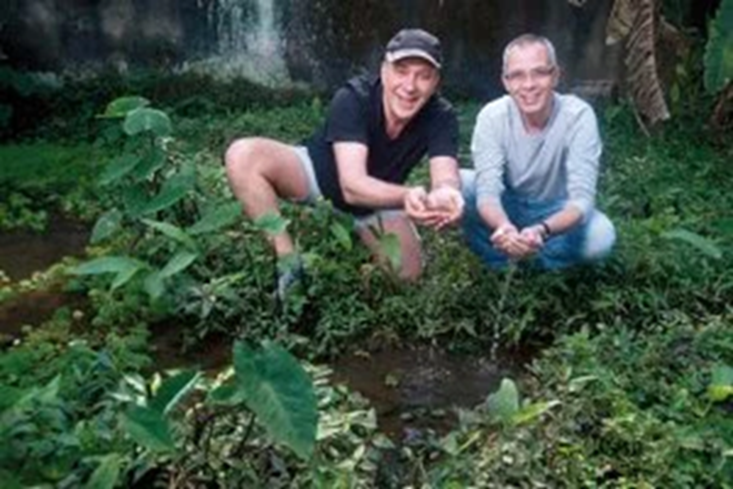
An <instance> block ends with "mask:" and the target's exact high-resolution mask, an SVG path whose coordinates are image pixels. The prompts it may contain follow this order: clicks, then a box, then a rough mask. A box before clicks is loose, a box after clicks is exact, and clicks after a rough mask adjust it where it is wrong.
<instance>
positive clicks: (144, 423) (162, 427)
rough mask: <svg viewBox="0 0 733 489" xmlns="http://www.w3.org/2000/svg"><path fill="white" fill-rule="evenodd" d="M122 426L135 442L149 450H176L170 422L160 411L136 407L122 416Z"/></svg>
mask: <svg viewBox="0 0 733 489" xmlns="http://www.w3.org/2000/svg"><path fill="white" fill-rule="evenodd" d="M122 424H123V426H124V427H125V430H126V431H127V433H128V434H129V435H130V437H131V438H132V439H133V440H135V442H137V443H138V444H140V445H142V446H144V447H145V448H147V449H149V450H152V451H154V452H168V451H173V450H174V449H175V443H174V442H173V437H172V436H171V432H170V426H169V425H168V420H166V419H165V418H164V417H163V414H162V413H161V412H160V411H157V410H155V409H150V408H147V407H142V406H135V407H134V408H132V409H130V410H129V411H128V412H127V413H125V414H124V415H123V416H122Z"/></svg>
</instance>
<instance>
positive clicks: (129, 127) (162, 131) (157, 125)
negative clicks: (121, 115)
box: [122, 107, 173, 136]
mask: <svg viewBox="0 0 733 489" xmlns="http://www.w3.org/2000/svg"><path fill="white" fill-rule="evenodd" d="M122 129H123V130H124V131H125V134H127V135H128V136H134V135H136V134H140V133H141V132H146V131H150V132H152V133H153V134H155V135H156V136H168V135H170V134H171V132H173V126H172V124H171V120H170V119H169V118H168V116H167V115H166V113H165V112H163V111H161V110H158V109H150V108H147V107H142V108H139V109H135V110H132V111H130V112H128V113H127V116H126V117H125V122H124V123H123V124H122Z"/></svg>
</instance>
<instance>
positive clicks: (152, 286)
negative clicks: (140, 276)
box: [143, 271, 165, 300]
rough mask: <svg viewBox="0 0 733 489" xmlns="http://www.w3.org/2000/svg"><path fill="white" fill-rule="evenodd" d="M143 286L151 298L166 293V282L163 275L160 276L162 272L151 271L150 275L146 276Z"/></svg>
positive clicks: (157, 297)
mask: <svg viewBox="0 0 733 489" xmlns="http://www.w3.org/2000/svg"><path fill="white" fill-rule="evenodd" d="M143 288H144V289H145V292H147V294H148V295H149V296H150V298H151V299H153V300H156V299H160V298H161V297H162V296H163V294H164V293H165V282H164V281H163V277H161V276H160V272H159V271H158V272H152V273H149V274H148V276H147V277H145V281H144V282H143Z"/></svg>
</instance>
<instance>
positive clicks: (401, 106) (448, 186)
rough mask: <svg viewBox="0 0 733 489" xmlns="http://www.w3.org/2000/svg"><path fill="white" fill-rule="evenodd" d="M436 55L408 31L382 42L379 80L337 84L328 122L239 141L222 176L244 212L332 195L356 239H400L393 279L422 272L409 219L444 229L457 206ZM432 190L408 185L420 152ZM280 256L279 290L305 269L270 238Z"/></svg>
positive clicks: (288, 246) (453, 123)
mask: <svg viewBox="0 0 733 489" xmlns="http://www.w3.org/2000/svg"><path fill="white" fill-rule="evenodd" d="M441 63H442V54H441V47H440V42H439V41H438V39H437V38H436V37H435V36H433V35H431V34H429V33H428V32H425V31H423V30H420V29H404V30H402V31H400V32H398V33H397V35H395V36H394V37H393V38H392V39H391V40H390V41H389V43H388V44H387V47H386V50H385V55H384V61H383V62H382V65H381V69H380V73H379V76H378V77H376V76H365V77H358V78H354V79H352V80H350V81H349V82H348V83H346V84H345V86H343V87H342V88H341V89H339V90H338V91H337V92H336V94H335V96H334V98H333V100H332V101H331V105H330V107H329V110H328V114H327V117H326V122H325V124H324V125H323V126H322V127H321V128H320V129H319V130H318V131H317V132H316V133H315V134H314V135H313V136H311V137H310V138H309V139H308V140H307V141H306V142H305V143H304V145H303V146H290V145H287V144H283V143H280V142H278V141H274V140H271V139H264V138H247V139H240V140H237V141H235V142H234V143H232V144H231V146H229V148H228V150H227V152H226V155H225V161H226V169H227V176H228V179H229V183H230V185H231V188H232V190H233V192H234V194H235V195H236V197H237V198H238V199H239V200H240V201H241V202H242V204H243V206H244V209H245V212H246V213H247V215H248V216H249V217H250V218H252V219H256V218H258V217H260V216H262V215H264V214H268V213H278V212H279V210H278V203H277V199H278V198H284V199H289V200H293V201H296V202H314V201H315V200H316V199H318V198H319V197H321V196H322V197H325V198H327V199H329V200H330V201H331V202H332V203H333V205H334V207H336V208H337V209H339V210H341V211H343V212H346V213H349V214H351V215H352V216H354V218H355V223H356V229H357V231H358V233H359V236H360V237H361V239H362V241H363V242H364V243H365V244H366V245H367V246H368V247H369V248H370V249H371V250H372V252H373V253H375V255H377V256H379V255H380V250H379V246H378V241H377V237H376V236H375V234H374V229H381V230H383V232H386V233H393V234H394V235H396V236H397V238H398V239H399V242H400V250H401V258H402V259H401V269H400V270H399V275H400V277H402V278H403V279H406V280H415V279H417V278H418V277H419V275H420V273H421V270H422V261H421V252H420V240H419V237H418V235H417V232H416V230H415V227H414V225H413V223H418V224H421V225H426V226H431V227H435V228H442V227H443V226H445V225H448V224H451V223H453V222H456V221H457V220H458V219H459V218H460V217H461V215H462V212H463V199H462V197H461V193H460V178H459V174H458V161H457V153H458V122H457V118H456V115H455V112H454V110H453V108H452V107H451V105H450V104H449V103H448V102H447V101H446V100H445V99H443V98H441V97H440V96H438V95H437V93H436V92H437V89H438V85H439V82H440V68H441ZM425 155H427V156H428V158H429V164H430V180H431V185H430V190H429V191H428V190H426V189H425V188H423V187H420V186H414V187H410V186H406V185H405V180H406V179H407V177H408V175H409V173H410V171H411V170H412V169H413V168H414V167H415V165H417V164H418V163H419V162H420V160H421V159H422V157H423V156H425ZM272 245H273V247H274V249H275V252H276V254H277V256H278V257H279V259H280V260H279V261H280V264H281V265H279V266H278V269H279V278H278V285H277V287H278V290H277V291H278V295H279V296H280V297H281V298H282V297H283V295H284V294H285V292H286V291H287V289H288V288H289V287H290V286H291V285H292V284H293V283H294V282H295V281H297V280H298V278H299V276H300V275H301V274H302V265H301V264H300V260H299V259H298V258H297V253H296V250H295V247H294V245H293V241H292V240H291V238H290V236H289V235H288V234H287V233H286V232H283V233H281V234H278V235H276V236H274V237H272Z"/></svg>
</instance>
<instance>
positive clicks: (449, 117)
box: [305, 76, 458, 216]
mask: <svg viewBox="0 0 733 489" xmlns="http://www.w3.org/2000/svg"><path fill="white" fill-rule="evenodd" d="M335 142H358V143H363V144H365V145H366V146H367V148H368V156H367V173H368V174H369V175H371V176H373V177H375V178H378V179H380V180H384V181H387V182H391V183H404V182H405V180H406V179H407V176H408V175H409V173H410V171H411V170H412V169H413V168H414V167H415V165H417V164H418V163H419V162H420V160H421V159H422V157H423V156H425V154H427V155H428V156H429V157H431V158H432V157H435V156H452V157H454V158H457V154H458V120H457V118H456V114H455V111H454V110H453V107H452V106H451V105H450V103H448V101H446V100H445V99H443V98H442V97H439V96H437V95H434V96H433V97H431V98H430V100H428V102H427V103H426V104H425V106H424V107H423V108H422V109H420V112H418V114H417V115H416V116H415V118H414V119H413V120H411V121H410V122H409V124H408V125H407V126H406V127H405V128H404V130H403V131H402V133H400V135H399V137H397V139H394V140H390V139H389V137H388V136H387V134H386V132H385V124H384V111H383V106H382V83H381V81H380V80H379V78H377V77H374V76H370V77H366V76H365V77H358V78H354V79H352V80H349V82H348V83H346V85H345V86H344V87H342V88H341V89H339V90H338V91H337V92H336V95H335V96H334V97H333V100H332V101H331V105H330V107H329V110H328V115H327V118H326V122H325V124H324V125H323V126H322V127H321V128H320V129H319V130H318V131H317V132H316V133H315V134H313V135H312V136H311V137H310V138H309V139H308V140H307V141H306V142H305V145H306V147H307V148H308V153H309V155H310V157H311V159H312V160H313V166H314V169H315V173H316V178H317V180H318V186H319V187H320V189H321V192H322V193H323V195H324V196H325V197H326V198H328V199H330V200H331V202H332V203H333V205H334V206H335V207H336V208H338V209H341V210H343V211H346V212H349V213H351V214H354V215H357V216H359V215H366V214H369V213H371V212H374V209H369V208H365V207H359V206H353V205H349V204H347V203H346V202H345V201H344V196H343V193H342V192H341V187H340V185H339V179H338V168H337V166H336V161H335V158H334V153H333V147H332V145H333V143H335Z"/></svg>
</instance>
